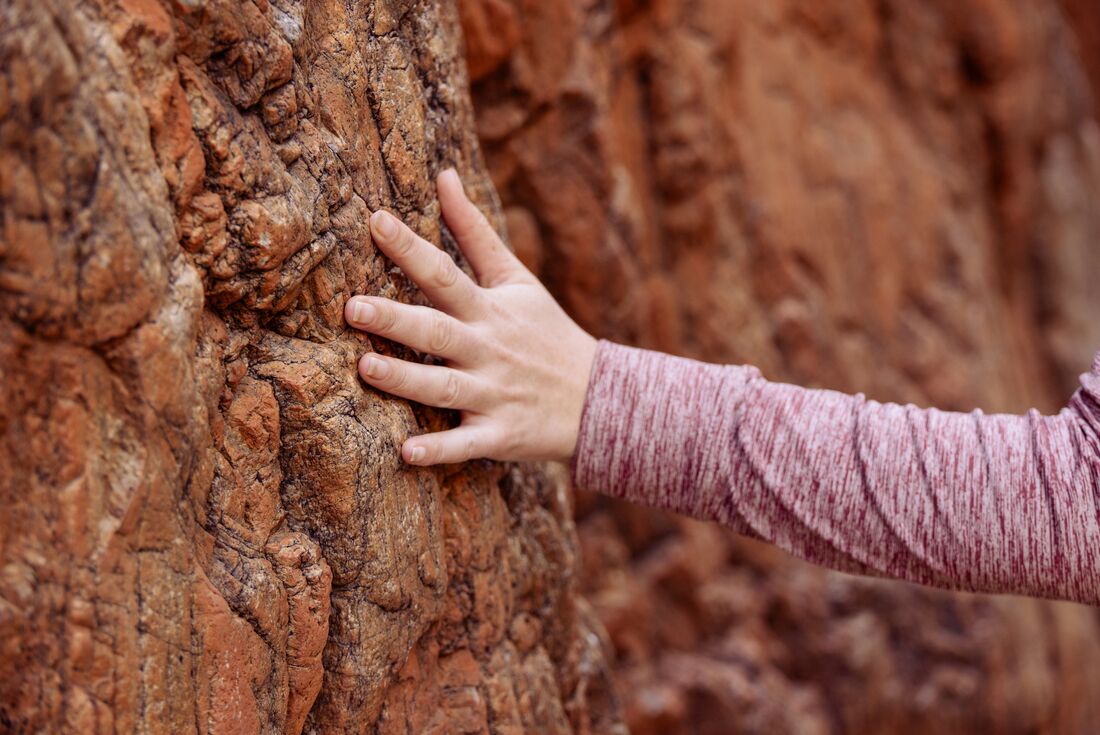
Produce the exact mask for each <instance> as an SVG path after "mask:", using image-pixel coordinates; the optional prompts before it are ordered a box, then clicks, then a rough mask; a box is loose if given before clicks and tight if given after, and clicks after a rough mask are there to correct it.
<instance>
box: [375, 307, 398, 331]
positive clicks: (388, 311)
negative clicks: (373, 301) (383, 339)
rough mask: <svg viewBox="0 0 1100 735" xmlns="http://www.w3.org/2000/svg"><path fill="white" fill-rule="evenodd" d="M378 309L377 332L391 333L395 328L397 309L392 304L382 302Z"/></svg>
mask: <svg viewBox="0 0 1100 735" xmlns="http://www.w3.org/2000/svg"><path fill="white" fill-rule="evenodd" d="M377 307H378V331H380V332H392V331H393V329H394V327H396V326H397V309H395V308H394V306H393V304H390V303H387V302H383V303H380V304H377Z"/></svg>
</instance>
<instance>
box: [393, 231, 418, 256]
mask: <svg viewBox="0 0 1100 735" xmlns="http://www.w3.org/2000/svg"><path fill="white" fill-rule="evenodd" d="M414 247H416V235H414V234H413V231H412V230H410V229H409V228H408V227H407V226H405V225H403V224H401V225H398V232H397V238H396V239H395V240H394V243H393V251H394V253H395V254H396V255H397V256H398V257H404V256H407V255H409V254H410V253H412V250H413V248H414Z"/></svg>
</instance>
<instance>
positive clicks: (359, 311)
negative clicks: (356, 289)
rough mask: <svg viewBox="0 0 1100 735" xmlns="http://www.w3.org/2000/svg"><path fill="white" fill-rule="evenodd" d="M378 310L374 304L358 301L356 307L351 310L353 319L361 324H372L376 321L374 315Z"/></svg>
mask: <svg viewBox="0 0 1100 735" xmlns="http://www.w3.org/2000/svg"><path fill="white" fill-rule="evenodd" d="M375 312H376V309H375V308H374V304H371V303H368V302H366V301H356V302H355V306H354V307H353V308H352V310H351V316H352V319H354V320H355V321H356V322H358V323H360V324H370V323H371V322H372V321H374V314H375Z"/></svg>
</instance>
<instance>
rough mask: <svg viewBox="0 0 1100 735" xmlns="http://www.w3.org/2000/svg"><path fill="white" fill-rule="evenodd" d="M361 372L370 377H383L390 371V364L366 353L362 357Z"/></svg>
mask: <svg viewBox="0 0 1100 735" xmlns="http://www.w3.org/2000/svg"><path fill="white" fill-rule="evenodd" d="M363 372H364V373H366V374H367V376H368V377H371V378H384V377H386V376H387V375H389V373H390V366H389V365H388V364H387V363H386V361H385V360H383V359H381V358H378V357H374V356H373V355H368V356H367V357H365V358H364V359H363Z"/></svg>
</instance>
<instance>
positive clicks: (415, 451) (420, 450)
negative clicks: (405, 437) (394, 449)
mask: <svg viewBox="0 0 1100 735" xmlns="http://www.w3.org/2000/svg"><path fill="white" fill-rule="evenodd" d="M425 454H427V452H426V451H425V450H424V447H413V448H412V451H410V452H409V461H410V462H420V461H422V460H423V459H424V455H425Z"/></svg>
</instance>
